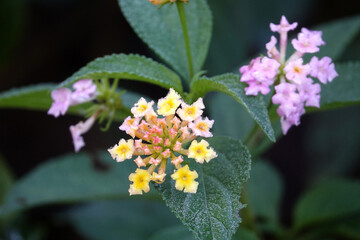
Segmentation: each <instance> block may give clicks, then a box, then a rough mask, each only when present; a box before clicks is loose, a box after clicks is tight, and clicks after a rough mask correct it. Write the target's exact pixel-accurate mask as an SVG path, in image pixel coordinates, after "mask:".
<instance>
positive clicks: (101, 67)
mask: <svg viewBox="0 0 360 240" xmlns="http://www.w3.org/2000/svg"><path fill="white" fill-rule="evenodd" d="M84 78H91V79H101V78H119V79H126V80H137V81H142V82H148V83H152V84H155V85H159V86H160V87H163V88H174V90H176V91H177V92H179V93H182V85H181V80H180V78H179V77H178V75H176V74H175V73H174V72H173V71H171V70H170V69H168V68H167V67H165V66H164V65H162V64H160V63H157V62H155V61H153V60H151V59H150V58H146V57H143V56H139V55H134V54H130V55H125V54H113V55H108V56H105V57H102V58H97V59H95V60H94V61H92V62H90V63H88V64H87V65H86V66H85V67H83V68H81V69H80V70H79V71H77V72H76V73H74V74H73V75H72V76H71V77H69V78H68V79H66V80H65V81H64V82H62V83H61V84H60V85H59V87H69V86H70V85H71V84H73V83H74V82H76V81H77V80H80V79H84Z"/></svg>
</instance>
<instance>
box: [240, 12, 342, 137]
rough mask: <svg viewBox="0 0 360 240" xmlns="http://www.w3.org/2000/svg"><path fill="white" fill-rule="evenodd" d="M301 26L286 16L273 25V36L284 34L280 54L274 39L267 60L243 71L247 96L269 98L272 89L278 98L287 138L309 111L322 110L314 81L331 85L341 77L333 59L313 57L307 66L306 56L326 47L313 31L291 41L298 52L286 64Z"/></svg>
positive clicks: (255, 61) (258, 60)
mask: <svg viewBox="0 0 360 240" xmlns="http://www.w3.org/2000/svg"><path fill="white" fill-rule="evenodd" d="M296 27H297V23H296V22H295V23H292V24H290V23H289V22H288V21H287V19H286V18H285V17H284V16H282V18H281V21H280V24H279V25H275V24H273V23H271V24H270V29H271V31H273V32H278V33H279V34H280V51H279V50H278V49H277V47H276V44H277V39H276V38H275V37H274V36H271V40H270V42H269V43H267V44H266V49H267V56H263V57H257V58H255V59H253V60H252V61H251V62H250V64H249V65H246V66H243V67H241V68H240V73H242V76H241V78H240V81H241V82H246V83H247V84H248V87H246V88H245V92H246V94H247V95H258V94H259V93H261V94H263V95H267V94H268V93H269V92H270V91H271V89H270V87H271V86H272V85H275V86H274V89H275V94H274V96H273V97H272V102H273V104H279V107H278V108H277V113H278V115H279V116H280V117H281V119H280V121H281V126H282V131H283V133H284V134H286V133H287V132H288V130H289V129H290V127H291V126H293V125H296V126H297V125H299V124H300V117H301V115H303V114H304V113H305V107H317V108H319V107H320V91H321V86H320V84H319V83H314V80H313V79H312V78H317V79H318V80H319V81H320V82H321V83H323V84H326V83H327V82H331V81H332V80H333V79H334V78H335V77H337V76H338V74H337V72H336V71H335V66H334V63H332V60H331V58H329V57H323V58H322V59H318V58H317V57H316V56H313V57H312V59H311V61H310V62H309V63H307V64H304V60H303V58H302V57H303V55H304V54H305V53H316V52H318V51H319V46H321V45H324V44H325V42H324V41H323V40H322V38H321V35H322V32H321V31H310V30H308V29H306V28H302V29H301V32H300V33H299V34H298V37H297V39H293V40H292V41H291V43H292V46H293V47H294V49H295V52H294V53H293V54H292V55H291V56H290V57H289V58H288V59H287V60H286V59H285V58H286V46H287V34H288V32H289V31H290V30H294V29H295V28H296Z"/></svg>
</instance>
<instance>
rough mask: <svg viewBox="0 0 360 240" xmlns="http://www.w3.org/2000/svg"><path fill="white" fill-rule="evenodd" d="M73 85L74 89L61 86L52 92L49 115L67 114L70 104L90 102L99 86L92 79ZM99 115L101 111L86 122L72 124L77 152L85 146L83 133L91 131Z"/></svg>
mask: <svg viewBox="0 0 360 240" xmlns="http://www.w3.org/2000/svg"><path fill="white" fill-rule="evenodd" d="M72 87H73V89H74V91H72V90H71V89H69V88H59V89H56V90H53V91H52V92H51V97H52V99H53V103H52V105H51V107H50V109H49V111H48V114H49V115H53V116H54V117H56V118H57V117H59V116H60V115H65V113H66V112H67V110H68V108H69V107H70V106H74V105H78V104H82V103H85V102H90V101H92V100H94V99H95V97H96V88H97V87H96V85H95V84H94V83H93V81H92V80H91V79H83V80H79V81H77V82H76V83H74V84H73V86H72ZM98 115H99V112H96V113H95V114H94V115H92V116H91V117H90V118H89V119H87V120H86V121H85V122H83V121H80V122H79V123H78V124H76V125H75V126H70V132H71V135H72V138H73V144H74V148H75V151H76V152H78V151H79V150H80V149H81V148H82V147H83V146H85V142H84V139H83V137H82V134H84V133H86V132H87V131H89V129H90V128H91V127H92V125H93V124H94V122H95V120H96V118H97V116H98Z"/></svg>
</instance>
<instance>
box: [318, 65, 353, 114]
mask: <svg viewBox="0 0 360 240" xmlns="http://www.w3.org/2000/svg"><path fill="white" fill-rule="evenodd" d="M335 68H336V71H337V72H338V74H339V76H338V77H337V78H335V79H334V80H333V81H332V82H331V83H328V84H326V85H323V86H321V109H322V110H323V109H328V108H336V107H343V106H346V105H351V104H358V103H360V62H350V63H339V64H336V65H335Z"/></svg>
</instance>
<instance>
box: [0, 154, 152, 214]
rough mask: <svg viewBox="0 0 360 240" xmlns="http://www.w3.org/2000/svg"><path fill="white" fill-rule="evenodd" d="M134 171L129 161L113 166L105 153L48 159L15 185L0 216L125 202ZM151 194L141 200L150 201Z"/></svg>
mask: <svg viewBox="0 0 360 240" xmlns="http://www.w3.org/2000/svg"><path fill="white" fill-rule="evenodd" d="M135 168H136V165H135V164H134V163H133V162H132V161H126V162H124V163H121V164H117V163H116V162H115V161H114V160H112V159H111V157H110V156H109V153H103V154H98V155H88V154H69V155H65V156H62V157H58V158H55V159H52V160H50V161H47V162H46V163H44V164H42V165H40V166H39V167H38V168H36V169H34V170H33V171H32V172H31V173H30V174H29V175H27V176H25V177H24V178H22V179H21V180H20V181H18V182H17V183H16V185H15V186H14V188H13V189H12V190H11V192H10V193H9V195H8V196H7V198H6V201H5V204H4V205H3V206H1V208H0V216H3V215H5V214H6V215H7V214H9V213H12V212H15V211H19V210H23V209H27V208H31V207H35V206H39V205H44V204H54V203H73V202H81V201H89V200H95V199H105V198H119V199H123V198H127V197H128V196H129V193H128V188H129V180H128V176H129V174H130V173H131V172H134V171H135ZM155 193H156V191H151V192H150V193H148V194H146V195H144V196H142V198H154V197H155V195H154V194H155Z"/></svg>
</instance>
